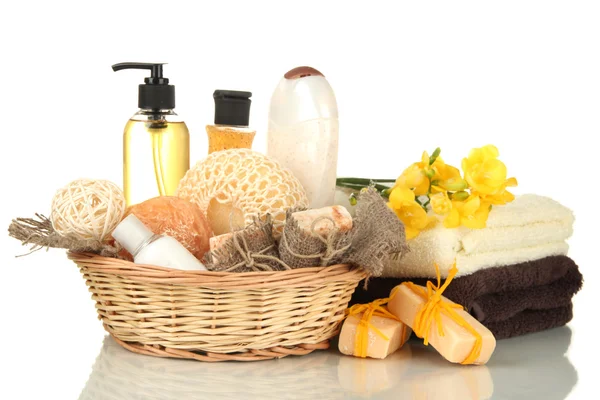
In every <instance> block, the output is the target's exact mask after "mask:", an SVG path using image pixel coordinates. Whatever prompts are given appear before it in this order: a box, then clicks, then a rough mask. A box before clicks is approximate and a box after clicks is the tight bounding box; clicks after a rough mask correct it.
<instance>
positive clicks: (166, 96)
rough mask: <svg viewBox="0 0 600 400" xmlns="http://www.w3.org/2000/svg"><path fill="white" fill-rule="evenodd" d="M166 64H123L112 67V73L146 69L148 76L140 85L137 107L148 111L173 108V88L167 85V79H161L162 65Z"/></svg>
mask: <svg viewBox="0 0 600 400" xmlns="http://www.w3.org/2000/svg"><path fill="white" fill-rule="evenodd" d="M165 64H166V63H138V62H124V63H118V64H115V65H113V66H112V69H113V71H115V72H116V71H120V70H123V69H147V70H149V71H150V76H149V77H146V78H145V79H144V82H145V84H143V85H140V88H139V98H138V106H139V107H140V108H149V109H173V108H175V86H173V85H169V79H168V78H163V65H165Z"/></svg>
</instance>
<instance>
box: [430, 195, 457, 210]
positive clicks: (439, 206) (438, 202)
mask: <svg viewBox="0 0 600 400" xmlns="http://www.w3.org/2000/svg"><path fill="white" fill-rule="evenodd" d="M430 201H431V208H432V209H433V212H434V213H436V214H440V215H445V214H448V213H449V212H450V211H451V210H452V202H451V201H450V198H449V197H448V193H446V192H440V193H436V194H434V195H432V196H431V200H430Z"/></svg>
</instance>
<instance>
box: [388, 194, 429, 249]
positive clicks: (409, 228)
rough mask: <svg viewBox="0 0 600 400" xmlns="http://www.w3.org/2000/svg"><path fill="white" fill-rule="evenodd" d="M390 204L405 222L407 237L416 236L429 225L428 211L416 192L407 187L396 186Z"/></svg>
mask: <svg viewBox="0 0 600 400" xmlns="http://www.w3.org/2000/svg"><path fill="white" fill-rule="evenodd" d="M388 206H389V207H390V208H391V209H392V210H394V212H395V213H396V215H397V216H398V218H399V219H400V220H401V221H402V223H403V224H404V228H405V230H406V238H407V239H412V238H414V237H416V236H417V235H418V234H419V233H420V232H421V231H422V230H423V229H425V228H426V227H427V226H428V225H429V222H430V220H429V217H428V216H427V213H426V212H425V210H424V209H423V207H421V205H420V204H419V203H417V202H416V200H415V193H414V192H413V191H412V190H410V189H409V188H407V187H403V186H395V187H394V188H393V189H392V191H391V193H390V198H389V203H388Z"/></svg>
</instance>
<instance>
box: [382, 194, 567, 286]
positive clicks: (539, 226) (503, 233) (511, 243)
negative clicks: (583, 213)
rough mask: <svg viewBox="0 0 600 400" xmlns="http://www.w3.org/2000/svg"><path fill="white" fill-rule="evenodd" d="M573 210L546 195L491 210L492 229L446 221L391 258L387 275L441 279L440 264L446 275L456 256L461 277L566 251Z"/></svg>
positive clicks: (385, 271) (442, 272) (530, 196)
mask: <svg viewBox="0 0 600 400" xmlns="http://www.w3.org/2000/svg"><path fill="white" fill-rule="evenodd" d="M573 222H574V217H573V213H572V211H571V210H569V209H568V208H566V207H564V206H562V205H561V204H559V203H558V202H556V201H554V200H552V199H550V198H548V197H543V196H537V195H523V196H519V197H517V198H516V199H515V200H514V201H513V202H512V203H509V204H507V205H505V206H496V207H494V208H493V209H492V211H491V212H490V215H489V218H488V221H487V227H486V228H484V229H467V228H464V227H460V228H455V229H447V228H444V226H443V224H442V223H441V222H440V223H438V224H437V225H436V226H435V227H434V228H432V229H429V230H426V231H424V232H421V234H420V235H419V236H417V237H416V238H415V239H412V240H409V241H408V245H409V248H410V252H409V253H407V254H406V255H405V256H404V257H402V258H401V259H399V260H396V261H391V262H390V264H389V265H387V266H386V268H385V269H384V271H383V275H382V276H384V277H394V278H403V277H411V278H424V277H435V266H434V264H436V263H437V264H438V266H439V268H440V272H441V275H442V277H446V276H448V271H449V270H450V268H451V267H452V265H453V264H454V261H455V260H456V265H457V268H458V274H457V276H462V275H468V274H472V273H473V272H476V271H478V270H480V269H485V268H492V267H499V266H505V265H512V264H517V263H522V262H525V261H531V260H536V259H540V258H544V257H548V256H556V255H566V254H567V252H568V250H569V246H568V244H567V243H566V240H567V239H568V238H569V237H570V236H571V235H572V234H573Z"/></svg>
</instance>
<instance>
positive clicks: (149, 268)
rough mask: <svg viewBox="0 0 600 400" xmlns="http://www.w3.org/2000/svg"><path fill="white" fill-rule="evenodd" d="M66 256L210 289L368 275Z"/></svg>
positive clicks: (350, 270)
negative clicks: (166, 264)
mask: <svg viewBox="0 0 600 400" xmlns="http://www.w3.org/2000/svg"><path fill="white" fill-rule="evenodd" d="M67 257H68V258H69V259H70V260H71V261H73V262H74V263H75V264H77V265H78V266H79V267H80V268H86V269H88V270H89V271H90V272H93V273H101V274H111V275H119V276H122V277H126V278H127V279H131V280H136V281H141V282H146V283H156V284H173V285H184V286H201V287H206V288H211V289H234V290H235V289H243V290H246V289H267V288H268V289H273V288H282V289H283V288H290V287H302V286H314V285H323V284H325V283H328V282H340V281H352V282H359V281H361V280H362V279H364V278H366V277H367V276H368V274H367V272H366V271H365V270H364V269H363V268H361V267H357V266H352V265H349V264H336V265H330V266H328V267H308V268H298V269H292V270H289V271H262V272H217V271H186V270H179V269H173V268H167V267H159V266H155V265H145V264H136V263H133V262H131V261H128V260H122V259H118V258H111V257H104V256H100V255H98V254H94V253H80V252H74V251H68V252H67Z"/></svg>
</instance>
